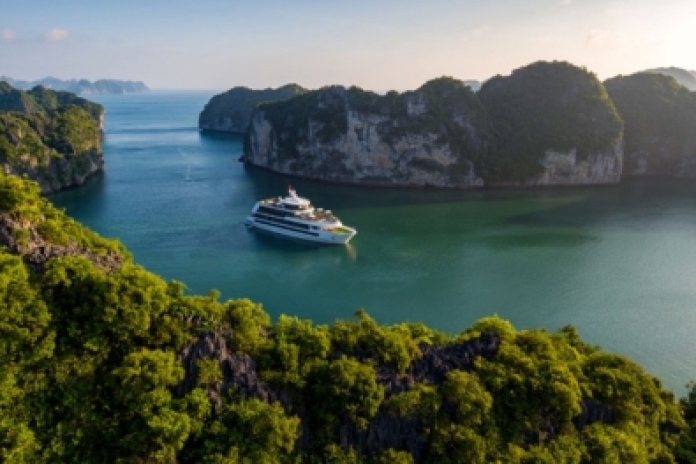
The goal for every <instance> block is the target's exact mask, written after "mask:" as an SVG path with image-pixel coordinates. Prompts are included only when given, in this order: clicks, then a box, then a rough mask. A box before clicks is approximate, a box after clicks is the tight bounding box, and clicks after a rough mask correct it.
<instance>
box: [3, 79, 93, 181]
mask: <svg viewBox="0 0 696 464" xmlns="http://www.w3.org/2000/svg"><path fill="white" fill-rule="evenodd" d="M103 115H104V108H103V107H102V106H101V105H98V104H96V103H92V102H89V101H87V100H85V99H83V98H79V97H77V96H76V95H74V94H72V93H68V92H56V91H53V90H48V89H46V88H44V87H35V88H33V89H32V90H30V91H28V92H24V91H21V90H17V89H14V88H12V87H11V86H10V85H9V84H7V83H5V82H1V81H0V166H2V167H3V168H4V169H5V171H7V172H11V173H13V174H17V175H27V176H28V177H29V178H31V179H34V180H36V181H38V182H39V183H40V184H41V188H42V191H44V192H53V191H56V190H60V189H61V188H64V187H68V186H72V185H79V184H81V183H82V182H83V181H84V179H85V178H86V177H87V176H88V175H90V174H92V173H93V172H96V171H98V170H100V169H101V168H102V166H103V155H102V152H101V131H100V126H101V120H102V118H103Z"/></svg>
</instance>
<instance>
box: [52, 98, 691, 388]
mask: <svg viewBox="0 0 696 464" xmlns="http://www.w3.org/2000/svg"><path fill="white" fill-rule="evenodd" d="M212 95H213V92H195V91H187V92H184V91H181V92H164V91H162V92H151V93H144V94H126V95H104V96H94V97H92V99H93V100H95V101H97V102H99V103H101V104H103V105H104V106H105V107H106V111H107V113H106V128H105V137H104V152H105V158H106V173H105V174H104V175H100V176H97V177H95V178H92V179H90V180H89V181H88V182H87V184H86V185H85V186H83V187H82V188H79V189H74V190H69V191H65V192H62V193H59V194H56V195H53V196H51V197H50V199H51V201H53V202H54V203H55V204H56V205H58V206H60V207H63V208H66V210H67V212H68V213H69V214H70V215H71V216H73V217H75V218H76V219H77V220H79V221H81V222H83V223H84V224H86V225H87V226H89V227H90V228H92V229H94V230H96V231H97V232H99V233H100V234H102V235H104V236H108V237H118V238H119V239H121V240H122V241H123V242H124V243H125V245H126V246H127V247H128V248H129V249H130V250H131V252H132V253H133V255H134V257H135V260H136V261H137V262H138V263H140V264H142V265H143V266H144V267H146V268H147V269H149V270H151V271H153V272H156V273H158V274H160V275H162V276H163V277H165V278H166V279H176V280H180V281H183V282H185V284H186V285H187V288H188V291H190V292H192V293H207V292H209V291H210V290H211V289H218V290H219V291H220V292H221V294H222V298H224V299H227V298H250V299H252V300H254V301H258V302H262V303H263V305H264V308H265V309H266V311H268V312H269V313H270V314H271V316H273V317H276V316H277V315H279V314H281V313H286V314H295V315H298V316H300V317H301V318H308V319H312V320H314V321H315V322H319V323H330V322H333V321H334V320H336V319H344V318H349V317H351V316H352V314H353V313H354V312H355V311H356V310H357V309H359V308H365V309H366V310H367V311H368V312H369V313H370V314H371V315H372V316H373V317H375V318H376V319H377V320H378V321H379V322H381V323H394V322H400V321H404V320H411V321H423V322H424V323H426V324H428V325H430V326H432V327H434V328H437V329H441V330H444V331H447V332H452V333H457V332H460V331H462V330H464V329H466V328H467V327H468V326H469V325H471V323H472V322H474V321H475V320H477V319H478V318H480V317H483V316H487V315H491V314H498V315H499V316H501V317H504V318H506V319H509V320H511V321H512V323H513V324H514V325H515V326H516V327H517V328H518V329H523V328H536V327H545V328H547V329H549V330H556V329H558V328H560V327H562V326H564V325H566V324H573V325H575V326H576V327H577V328H578V329H579V331H580V334H581V336H582V337H583V339H584V340H586V341H588V342H590V343H595V344H599V345H602V346H603V347H604V349H605V350H607V351H613V352H618V353H621V354H625V355H627V356H629V357H631V358H632V359H633V360H635V361H636V362H638V363H640V364H641V365H643V366H644V367H645V368H646V369H647V370H648V371H649V372H651V373H652V374H654V375H657V376H658V377H660V378H661V379H662V380H663V381H664V383H665V384H666V386H667V387H669V388H672V389H674V390H675V391H676V392H677V393H679V394H683V393H684V392H685V389H684V385H685V384H686V382H688V381H689V380H690V379H692V378H696V356H694V355H693V351H692V350H693V346H694V345H695V344H696V185H694V184H693V183H691V182H688V181H658V180H651V181H648V180H640V181H629V182H626V183H624V184H622V185H621V186H618V187H601V188H583V189H561V190H538V191H530V190H482V191H435V190H397V189H376V188H358V187H350V186H339V185H331V184H323V183H315V182H306V181H299V180H292V179H290V180H289V179H287V178H284V177H281V176H278V175H274V174H272V173H268V172H264V171H259V170H256V169H248V168H246V167H245V166H244V165H243V164H242V163H239V162H238V161H237V159H238V158H239V157H240V156H241V154H242V138H241V137H239V136H232V135H222V134H201V133H199V131H198V130H197V117H198V113H199V112H200V110H201V109H202V108H203V105H204V104H205V103H206V102H207V101H208V99H209V98H210V97H211V96H212ZM187 177H190V179H191V181H187ZM288 183H291V184H292V185H293V187H294V188H295V189H296V190H297V191H298V193H299V194H300V195H301V196H304V197H308V198H309V199H311V200H312V202H313V203H314V204H316V205H317V206H320V207H324V208H328V209H331V210H333V211H334V212H335V213H336V214H337V215H338V216H339V217H340V218H341V220H342V221H343V222H344V223H345V224H348V225H350V226H353V227H356V228H357V229H358V235H357V236H356V237H355V238H354V239H353V240H352V241H351V244H350V246H348V247H338V248H331V247H312V246H307V245H302V244H298V243H294V242H288V241H283V240H281V239H277V238H274V237H269V236H264V235H258V234H255V233H253V232H250V231H248V230H247V229H246V228H245V227H244V220H245V217H246V215H247V214H248V212H249V211H250V209H251V207H252V206H253V204H254V202H255V201H257V200H258V199H260V198H265V197H270V196H279V195H284V194H285V193H286V191H287V184H288Z"/></svg>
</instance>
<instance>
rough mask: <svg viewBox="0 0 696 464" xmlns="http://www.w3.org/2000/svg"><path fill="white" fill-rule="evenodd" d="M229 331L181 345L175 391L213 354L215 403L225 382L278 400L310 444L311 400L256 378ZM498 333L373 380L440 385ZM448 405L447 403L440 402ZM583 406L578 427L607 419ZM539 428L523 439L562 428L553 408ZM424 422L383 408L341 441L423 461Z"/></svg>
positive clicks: (590, 404) (425, 351)
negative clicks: (181, 372)
mask: <svg viewBox="0 0 696 464" xmlns="http://www.w3.org/2000/svg"><path fill="white" fill-rule="evenodd" d="M233 336H234V334H233V333H232V332H231V331H219V332H206V333H204V334H202V335H201V336H200V338H199V339H198V341H196V342H195V343H193V344H192V345H190V346H188V347H187V348H186V349H184V350H183V351H182V352H181V354H180V356H179V360H180V362H181V363H182V364H183V367H184V369H185V371H186V377H185V379H184V381H183V382H182V383H181V384H180V385H179V386H178V387H177V388H176V394H177V395H185V394H186V393H188V392H190V391H191V390H192V389H194V388H196V386H198V381H197V376H198V367H197V361H198V360H199V359H215V360H218V361H219V363H220V368H221V372H222V374H223V378H222V381H221V382H218V383H216V384H214V385H206V386H205V387H206V389H207V392H208V396H209V397H210V399H211V402H212V403H213V405H214V407H215V409H216V410H217V409H219V408H220V406H221V395H222V393H223V392H224V391H225V390H226V389H228V388H235V389H237V390H238V391H239V392H240V393H242V394H243V395H247V396H251V397H254V398H259V399H261V400H263V401H265V402H276V401H279V402H281V403H282V404H283V405H284V406H285V407H286V408H288V409H290V410H291V411H292V413H294V414H297V415H298V416H299V417H300V418H301V420H302V436H301V437H300V439H299V442H298V446H299V447H300V448H304V449H309V448H310V447H311V445H312V435H313V433H312V430H311V424H309V422H308V414H307V410H306V409H305V408H307V407H311V405H304V406H302V405H299V406H298V405H293V404H292V401H291V399H290V396H289V395H288V394H287V393H286V392H278V391H274V390H273V389H272V388H271V387H270V386H269V385H268V384H267V383H265V382H264V381H262V380H261V379H260V378H259V374H258V372H257V370H256V363H255V362H254V360H253V359H252V358H251V357H250V356H249V355H247V354H244V353H237V352H234V351H233V350H232V349H231V348H230V345H231V340H232V337H233ZM500 344H501V338H500V336H499V335H497V334H496V333H492V332H483V333H482V334H481V335H480V336H479V337H478V338H474V339H471V340H468V341H466V342H463V343H458V344H455V345H448V346H431V345H421V347H420V348H421V351H422V356H421V357H420V358H418V359H416V360H414V361H413V362H412V364H411V366H410V367H409V369H408V371H407V372H406V373H405V374H399V373H397V371H396V369H395V368H394V367H393V366H389V365H381V366H377V369H376V370H377V380H378V381H379V382H380V383H381V384H382V385H383V386H384V389H385V395H386V396H387V397H388V396H391V395H394V394H398V393H402V392H405V391H408V390H410V389H412V388H413V387H414V386H415V385H416V384H419V383H429V384H431V385H436V386H437V385H441V384H442V383H443V382H444V381H445V379H446V377H447V373H448V372H451V371H453V370H464V371H471V370H472V369H473V366H474V362H475V361H476V359H477V358H478V357H483V358H485V359H489V360H490V359H493V358H494V357H495V355H496V354H497V352H498V349H499V348H500ZM443 407H447V405H443ZM581 407H582V412H581V413H580V415H578V416H577V417H576V418H575V419H574V423H575V425H576V427H577V428H578V430H582V429H583V428H584V427H587V426H588V425H591V424H592V423H595V422H599V421H601V422H604V423H611V422H612V421H613V415H612V412H611V410H610V409H609V408H608V407H607V406H605V405H602V404H600V403H598V402H596V401H593V400H590V399H585V400H583V401H582V404H581ZM539 414H540V416H541V417H542V419H543V421H542V425H541V428H540V430H538V431H533V432H529V433H528V434H526V437H525V440H526V442H527V443H535V442H537V441H539V440H540V439H541V437H543V439H545V440H548V439H553V438H554V437H556V435H557V434H558V433H559V432H560V426H559V422H558V421H557V420H556V418H555V416H554V414H553V411H552V410H550V409H549V410H546V411H540V412H539ZM423 427H424V423H423V420H422V419H421V418H419V417H418V416H417V415H408V416H404V417H402V416H399V415H397V414H395V413H393V412H390V411H388V410H386V409H384V408H383V409H381V410H380V412H379V413H378V414H377V416H376V417H375V418H374V419H373V420H372V421H371V422H370V423H369V425H368V426H367V428H366V429H363V430H361V429H359V428H358V427H357V426H356V425H355V424H353V423H352V422H350V421H348V420H344V421H342V422H341V423H340V424H339V426H338V435H339V443H340V445H341V446H343V447H345V448H351V449H355V450H356V451H358V452H359V453H361V454H364V455H374V454H377V453H379V452H381V451H383V450H386V449H389V448H393V449H396V450H404V451H408V452H409V453H411V454H412V455H413V457H414V459H415V462H421V460H422V458H423V457H424V455H425V453H426V446H427V443H426V441H425V438H424V437H425V436H426V433H425V430H424V429H423Z"/></svg>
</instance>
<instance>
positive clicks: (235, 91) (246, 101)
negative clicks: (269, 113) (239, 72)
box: [198, 84, 306, 134]
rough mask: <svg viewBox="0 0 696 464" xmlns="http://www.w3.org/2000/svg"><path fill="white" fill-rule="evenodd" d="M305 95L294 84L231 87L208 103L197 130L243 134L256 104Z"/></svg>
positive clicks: (303, 90) (302, 90)
mask: <svg viewBox="0 0 696 464" xmlns="http://www.w3.org/2000/svg"><path fill="white" fill-rule="evenodd" d="M304 92H306V90H305V89H303V88H302V87H300V86H299V85H297V84H288V85H284V86H282V87H278V88H277V89H264V90H252V89H249V88H247V87H234V88H232V89H230V90H228V91H227V92H225V93H221V94H219V95H215V96H214V97H213V98H211V99H210V101H209V102H208V103H207V104H206V105H205V108H203V111H201V114H200V116H199V117H198V128H199V129H200V130H203V131H217V132H232V133H240V134H241V133H244V131H246V130H247V127H248V126H249V121H250V119H251V113H252V111H253V110H254V107H255V106H256V105H257V104H258V103H260V102H269V101H280V100H286V99H288V98H291V97H294V96H296V95H301V94H302V93H304Z"/></svg>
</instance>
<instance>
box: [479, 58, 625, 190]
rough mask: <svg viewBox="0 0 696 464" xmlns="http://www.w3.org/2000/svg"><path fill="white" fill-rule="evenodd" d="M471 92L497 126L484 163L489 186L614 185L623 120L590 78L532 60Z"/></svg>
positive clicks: (564, 65) (560, 65) (559, 64)
mask: <svg viewBox="0 0 696 464" xmlns="http://www.w3.org/2000/svg"><path fill="white" fill-rule="evenodd" d="M477 95H478V97H479V98H480V99H481V102H482V104H483V106H484V107H485V108H486V110H487V112H488V115H489V117H490V118H491V119H492V121H493V122H494V125H495V129H496V132H495V136H494V138H493V140H492V142H491V149H490V151H489V153H488V160H487V163H486V164H485V166H486V173H485V176H486V178H487V179H490V181H491V183H494V184H498V185H501V184H502V185H524V186H544V185H584V184H615V183H618V182H619V180H620V178H621V172H622V168H623V151H622V143H623V142H622V137H623V123H622V121H621V118H620V117H619V115H618V113H617V112H616V109H615V108H614V105H613V103H612V101H611V100H610V99H609V96H608V95H607V92H606V89H605V88H604V86H603V85H602V83H601V82H600V81H599V80H598V79H597V77H596V76H595V75H594V74H592V73H590V72H588V71H587V70H585V69H583V68H579V67H576V66H573V65H571V64H569V63H565V62H538V63H534V64H531V65H529V66H525V67H523V68H520V69H517V70H515V71H513V73H512V74H511V75H510V76H506V77H503V76H496V77H494V78H492V79H489V80H488V81H486V83H485V84H484V85H483V87H482V88H481V90H480V91H479V92H478V94H477Z"/></svg>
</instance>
